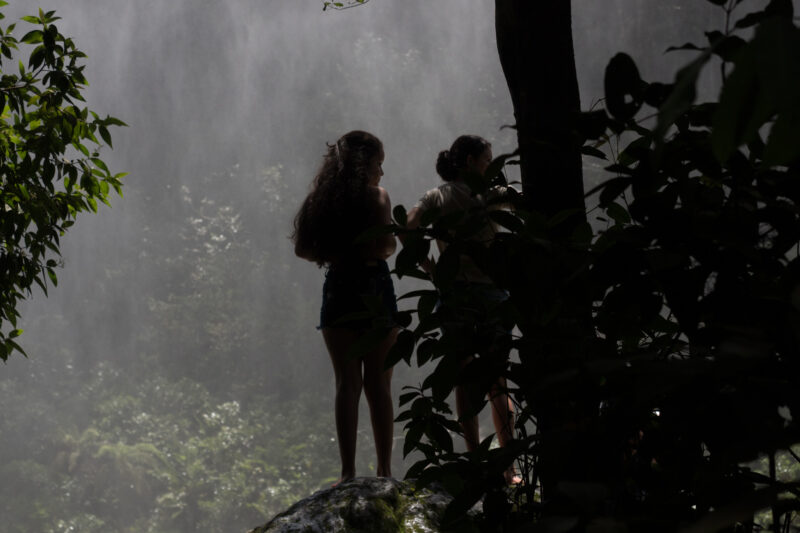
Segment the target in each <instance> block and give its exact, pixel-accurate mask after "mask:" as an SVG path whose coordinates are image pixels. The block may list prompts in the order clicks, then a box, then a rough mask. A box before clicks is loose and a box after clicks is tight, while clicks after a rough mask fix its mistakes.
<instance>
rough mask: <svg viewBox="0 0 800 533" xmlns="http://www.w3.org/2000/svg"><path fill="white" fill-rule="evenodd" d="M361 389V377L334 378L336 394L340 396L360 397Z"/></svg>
mask: <svg viewBox="0 0 800 533" xmlns="http://www.w3.org/2000/svg"><path fill="white" fill-rule="evenodd" d="M362 388H363V384H362V382H361V377H360V376H358V377H356V376H337V377H336V394H337V395H339V396H341V395H350V396H356V397H358V396H360V395H361V389H362Z"/></svg>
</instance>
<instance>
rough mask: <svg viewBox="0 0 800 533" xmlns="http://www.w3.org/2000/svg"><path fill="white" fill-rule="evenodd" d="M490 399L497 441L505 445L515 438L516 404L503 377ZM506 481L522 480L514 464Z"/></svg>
mask: <svg viewBox="0 0 800 533" xmlns="http://www.w3.org/2000/svg"><path fill="white" fill-rule="evenodd" d="M489 400H490V401H491V403H492V422H494V431H495V433H496V434H497V442H498V444H499V445H500V446H501V447H503V446H506V445H507V444H508V443H509V442H511V440H512V439H513V438H514V423H515V420H514V418H515V417H514V404H512V403H511V398H509V397H508V392H506V380H505V379H503V378H501V379H500V380H499V381H498V382H497V383H496V384H495V385H494V386H493V387H492V390H491V391H490V392H489ZM505 478H506V483H509V484H517V483H520V482H522V478H520V477H519V476H518V475H517V471H516V469H515V468H514V465H511V466H510V467H509V469H508V470H506V472H505Z"/></svg>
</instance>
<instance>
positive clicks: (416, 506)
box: [249, 478, 452, 533]
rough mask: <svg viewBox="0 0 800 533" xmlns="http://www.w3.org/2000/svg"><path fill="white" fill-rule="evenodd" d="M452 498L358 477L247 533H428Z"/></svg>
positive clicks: (407, 483)
mask: <svg viewBox="0 0 800 533" xmlns="http://www.w3.org/2000/svg"><path fill="white" fill-rule="evenodd" d="M451 500H452V497H451V496H450V495H448V494H447V493H445V492H444V491H441V490H437V489H435V488H434V489H428V488H424V489H423V488H418V487H416V486H415V485H414V483H413V482H412V481H398V480H396V479H391V478H356V479H354V480H352V481H348V482H346V483H341V484H339V485H337V486H336V487H332V488H329V489H325V490H321V491H318V492H316V493H314V494H312V495H311V496H309V497H308V498H305V499H303V500H300V501H299V502H297V503H296V504H294V505H292V506H291V507H290V508H289V509H287V510H286V511H284V512H282V513H280V514H279V515H277V516H275V517H274V518H273V519H272V520H270V521H269V522H267V523H266V524H265V525H263V526H261V527H257V528H255V529H253V530H251V531H250V532H249V533H278V532H280V533H339V532H341V533H344V532H347V533H362V532H363V533H367V532H369V533H372V532H381V533H384V532H386V533H392V532H400V531H403V532H414V533H426V532H437V531H439V527H438V524H439V518H440V517H441V516H442V513H443V512H444V509H445V507H447V504H448V503H450V501H451Z"/></svg>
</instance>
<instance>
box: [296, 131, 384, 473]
mask: <svg viewBox="0 0 800 533" xmlns="http://www.w3.org/2000/svg"><path fill="white" fill-rule="evenodd" d="M383 158H384V153H383V144H382V143H381V141H380V140H379V139H378V138H377V137H375V136H374V135H372V134H371V133H367V132H365V131H351V132H349V133H347V134H345V135H343V136H342V137H341V138H340V139H339V140H337V141H336V142H335V143H334V144H332V145H329V146H328V151H327V153H326V155H325V157H324V159H323V163H322V167H321V168H320V170H319V172H317V175H316V176H315V177H314V180H313V182H312V184H311V190H310V191H309V193H308V196H306V198H305V200H304V201H303V204H302V206H301V207H300V210H299V211H298V213H297V215H296V216H295V219H294V233H293V234H292V240H293V241H294V245H295V254H296V255H297V256H298V257H301V258H303V259H307V260H309V261H313V262H315V263H317V264H318V265H320V266H324V267H326V269H327V271H326V273H325V283H324V285H323V288H322V309H321V311H320V325H319V329H321V330H322V336H323V338H324V339H325V345H326V347H327V349H328V352H329V354H330V357H331V362H332V363H333V371H334V376H335V379H336V399H335V405H334V410H335V415H336V434H337V437H338V441H339V456H340V458H341V462H342V470H341V478H340V481H347V480H349V479H352V478H354V477H355V475H356V469H355V453H356V435H357V424H358V402H359V399H360V397H361V391H362V388H363V390H364V394H365V396H366V397H367V404H368V405H369V410H370V418H371V421H372V433H373V436H374V439H375V450H376V452H377V456H378V461H377V468H376V474H377V475H378V476H379V477H391V475H392V473H391V454H392V438H393V436H394V433H393V431H394V425H393V424H394V413H393V408H392V393H391V378H392V369H391V368H390V369H387V370H384V363H385V361H386V356H387V354H388V352H389V349H390V348H391V346H392V345H393V344H394V341H395V339H396V337H397V332H398V329H397V328H396V327H395V326H394V321H393V315H394V313H396V312H397V302H396V299H395V293H394V286H393V284H392V279H391V277H390V276H389V267H388V265H387V264H386V259H387V258H388V257H389V256H391V255H392V254H393V253H394V250H395V247H396V242H395V239H394V236H392V235H391V234H383V235H381V236H380V237H378V238H376V239H374V240H372V241H369V242H361V241H358V242H357V237H358V236H359V235H361V234H362V233H363V232H364V231H365V230H367V229H369V228H371V227H374V226H376V225H381V224H389V223H390V222H391V202H390V200H389V195H388V194H387V192H386V190H385V189H383V188H382V187H380V186H379V183H380V180H381V176H383V169H382V167H381V165H382V164H383ZM368 304H369V305H368ZM376 306H377V308H378V309H379V310H380V312H379V313H377V314H376V313H375V311H376ZM354 314H355V315H356V316H358V315H361V316H360V317H358V318H355V319H354V318H353V316H352V315H354ZM375 328H384V329H385V331H386V335H385V337H384V338H383V340H382V341H381V342H380V343H379V345H378V346H377V347H376V348H374V349H373V350H372V351H371V352H370V353H367V354H366V355H365V356H364V357H362V358H360V359H354V358H351V357H349V356H348V352H349V350H350V348H351V347H352V346H353V345H354V344H355V343H356V342H357V341H358V340H359V339H360V338H361V337H362V336H363V335H364V333H365V332H366V331H368V330H371V329H375Z"/></svg>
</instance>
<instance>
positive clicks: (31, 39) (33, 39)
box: [20, 30, 42, 44]
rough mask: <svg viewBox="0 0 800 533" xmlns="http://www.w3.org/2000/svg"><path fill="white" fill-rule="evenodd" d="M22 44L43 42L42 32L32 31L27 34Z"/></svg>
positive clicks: (21, 40)
mask: <svg viewBox="0 0 800 533" xmlns="http://www.w3.org/2000/svg"><path fill="white" fill-rule="evenodd" d="M20 42H23V43H27V44H36V43H40V42H42V30H31V31H29V32H28V33H26V34H25V35H24V36H23V37H22V39H20Z"/></svg>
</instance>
